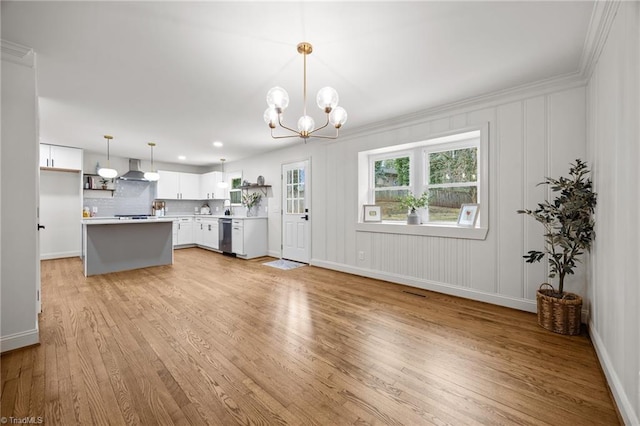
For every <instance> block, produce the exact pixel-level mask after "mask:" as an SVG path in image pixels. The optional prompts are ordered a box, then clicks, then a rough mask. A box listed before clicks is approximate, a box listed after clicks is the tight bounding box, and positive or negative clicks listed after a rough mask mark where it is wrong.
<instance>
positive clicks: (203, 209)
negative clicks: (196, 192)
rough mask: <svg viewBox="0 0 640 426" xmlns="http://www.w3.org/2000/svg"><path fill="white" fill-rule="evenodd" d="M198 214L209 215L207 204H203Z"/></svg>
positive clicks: (209, 210) (209, 209)
mask: <svg viewBox="0 0 640 426" xmlns="http://www.w3.org/2000/svg"><path fill="white" fill-rule="evenodd" d="M200 214H211V208H210V207H209V204H203V205H202V207H200Z"/></svg>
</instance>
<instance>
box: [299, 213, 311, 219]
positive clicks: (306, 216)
mask: <svg viewBox="0 0 640 426" xmlns="http://www.w3.org/2000/svg"><path fill="white" fill-rule="evenodd" d="M300 219H304V220H309V215H308V214H305V215H304V216H301V217H300Z"/></svg>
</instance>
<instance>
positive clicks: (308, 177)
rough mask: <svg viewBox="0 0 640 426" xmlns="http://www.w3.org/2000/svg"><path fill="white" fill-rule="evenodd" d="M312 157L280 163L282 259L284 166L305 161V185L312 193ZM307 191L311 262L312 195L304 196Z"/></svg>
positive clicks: (306, 201) (282, 237)
mask: <svg viewBox="0 0 640 426" xmlns="http://www.w3.org/2000/svg"><path fill="white" fill-rule="evenodd" d="M311 159H312V157H311V156H309V157H306V158H301V159H298V160H289V161H287V162H283V163H280V258H281V259H282V258H283V257H282V255H283V254H284V232H285V227H284V202H285V200H286V183H285V178H284V168H285V166H288V165H290V164H295V163H302V162H305V161H306V162H307V167H306V171H305V182H304V184H305V187H306V188H309V189H310V193H311V194H313V189H312V188H311V185H312V184H313V179H312V178H311V163H312V161H311ZM306 194H307V191H306V190H305V204H306V208H307V209H309V220H308V222H309V223H308V226H309V241H308V245H309V263H311V259H312V258H313V244H312V241H313V227H312V226H311V224H312V222H313V206H312V199H311V198H312V197H307V196H306Z"/></svg>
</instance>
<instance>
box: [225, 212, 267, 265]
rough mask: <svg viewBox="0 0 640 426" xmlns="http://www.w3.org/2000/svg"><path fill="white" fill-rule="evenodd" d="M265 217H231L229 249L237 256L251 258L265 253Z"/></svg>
mask: <svg viewBox="0 0 640 426" xmlns="http://www.w3.org/2000/svg"><path fill="white" fill-rule="evenodd" d="M267 245H268V243H267V218H266V217H264V218H250V219H233V222H232V226H231V251H232V252H233V253H235V254H236V256H237V257H240V258H243V259H253V258H255V257H261V256H266V255H267Z"/></svg>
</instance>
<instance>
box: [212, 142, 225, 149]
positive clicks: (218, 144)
mask: <svg viewBox="0 0 640 426" xmlns="http://www.w3.org/2000/svg"><path fill="white" fill-rule="evenodd" d="M222 145H224V144H223V143H222V142H220V141H215V142H214V143H213V146H215V147H216V148H221V147H222Z"/></svg>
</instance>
